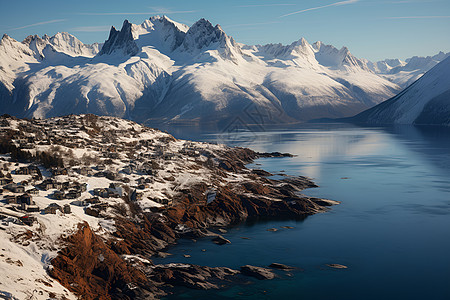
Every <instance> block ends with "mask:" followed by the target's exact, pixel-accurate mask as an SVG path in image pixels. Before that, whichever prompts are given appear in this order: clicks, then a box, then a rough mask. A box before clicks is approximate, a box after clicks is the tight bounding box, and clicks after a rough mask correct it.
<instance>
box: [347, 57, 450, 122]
mask: <svg viewBox="0 0 450 300" xmlns="http://www.w3.org/2000/svg"><path fill="white" fill-rule="evenodd" d="M349 120H350V121H354V122H360V123H369V124H424V125H425V124H426V125H447V126H450V57H447V58H446V59H444V60H443V61H442V62H440V63H438V64H437V65H436V66H434V67H433V68H432V69H431V70H430V71H428V72H427V73H425V75H423V76H422V77H421V78H420V79H418V80H417V81H416V82H414V83H413V84H411V85H410V86H409V87H407V88H406V89H405V90H403V91H402V92H401V93H400V94H398V95H397V96H395V97H393V98H392V99H389V100H387V101H385V102H383V103H381V104H379V105H377V106H375V107H373V108H371V109H369V110H366V111H364V112H362V113H360V114H358V115H357V116H355V117H353V118H349Z"/></svg>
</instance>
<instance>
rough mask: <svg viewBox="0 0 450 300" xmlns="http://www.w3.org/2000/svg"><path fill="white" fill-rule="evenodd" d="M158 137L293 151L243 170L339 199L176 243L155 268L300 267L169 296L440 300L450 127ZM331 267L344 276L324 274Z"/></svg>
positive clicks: (448, 276) (179, 132)
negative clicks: (219, 236) (219, 241)
mask: <svg viewBox="0 0 450 300" xmlns="http://www.w3.org/2000/svg"><path fill="white" fill-rule="evenodd" d="M168 131H169V132H171V133H173V134H174V135H175V136H176V137H179V138H188V139H194V140H200V141H209V142H222V143H226V144H229V145H233V146H245V147H249V148H252V149H253V150H256V151H260V152H272V151H279V152H289V153H292V154H294V155H296V156H295V157H293V158H265V159H259V160H257V161H255V163H253V164H251V165H250V166H249V167H250V168H261V169H265V170H268V171H270V172H273V173H284V174H289V175H305V176H309V177H311V178H313V179H314V181H315V182H316V183H317V184H318V185H320V187H319V188H316V189H309V190H306V191H304V193H305V194H307V195H311V196H318V197H323V198H329V199H333V200H338V201H342V203H341V204H340V205H338V206H335V207H332V209H331V210H330V211H329V212H326V213H322V214H317V215H314V216H310V217H308V218H306V219H305V220H303V221H295V220H277V221H258V222H253V223H245V224H240V225H238V226H236V227H233V228H230V229H229V230H228V233H226V234H224V236H225V237H226V238H227V239H229V240H230V241H231V242H232V243H231V244H228V245H224V246H217V245H215V244H213V243H212V242H211V240H210V239H208V238H205V239H200V240H198V241H196V242H194V241H191V240H181V241H180V242H179V243H178V245H176V246H174V247H172V248H170V249H169V250H168V251H169V252H170V253H172V254H173V255H172V256H169V257H168V258H166V259H157V260H155V263H167V262H169V261H170V262H186V263H193V264H199V265H207V266H226V267H231V268H237V269H238V268H239V267H240V266H242V265H245V264H251V265H256V266H267V265H269V264H270V263H272V262H279V263H283V264H287V265H290V266H294V267H297V268H299V269H298V270H296V271H293V272H289V273H286V272H284V271H281V272H277V274H278V275H279V278H278V279H275V280H271V281H257V280H251V279H249V278H246V277H240V282H238V283H236V282H234V283H232V284H229V285H227V286H226V287H225V288H224V289H221V290H213V291H211V290H210V291H194V290H187V289H186V290H184V289H180V290H177V293H176V295H174V296H172V298H174V299H358V300H359V299H450V130H449V129H445V128H439V127H413V126H405V127H402V126H401V127H395V128H393V127H390V128H389V127H388V128H361V127H355V126H350V125H319V124H316V125H308V126H301V127H300V126H299V127H294V128H277V129H267V128H264V129H263V128H260V130H259V131H258V130H246V131H239V132H236V131H234V132H232V131H224V132H216V133H211V132H200V131H195V130H193V131H189V130H186V129H180V128H177V129H174V128H172V129H170V128H168ZM282 226H292V227H294V228H293V229H285V228H282ZM268 228H277V229H279V230H278V231H276V232H271V231H267V229H268ZM242 237H245V238H248V239H242ZM204 250H205V251H204ZM185 254H189V255H190V256H191V257H190V258H185V257H184V256H183V255H185ZM330 263H337V264H343V265H346V266H348V269H332V268H329V267H327V266H326V264H330ZM168 299H171V297H168Z"/></svg>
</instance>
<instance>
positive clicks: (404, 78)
mask: <svg viewBox="0 0 450 300" xmlns="http://www.w3.org/2000/svg"><path fill="white" fill-rule="evenodd" d="M448 56H450V52H449V53H444V52H439V53H438V54H436V55H434V56H427V57H420V56H414V57H411V58H408V59H406V60H405V61H401V60H399V59H386V60H383V61H379V62H375V63H372V62H367V65H368V67H369V69H371V70H372V71H374V72H375V73H377V74H378V75H380V76H382V77H384V78H386V79H388V80H390V81H392V82H394V83H396V84H398V85H399V86H400V87H402V88H406V87H407V86H409V85H410V84H412V83H413V82H414V81H416V80H417V79H419V78H420V77H421V76H422V75H423V74H425V72H427V71H428V70H430V69H431V68H433V67H434V66H435V65H437V64H438V63H439V62H441V61H443V60H444V59H445V58H447V57H448Z"/></svg>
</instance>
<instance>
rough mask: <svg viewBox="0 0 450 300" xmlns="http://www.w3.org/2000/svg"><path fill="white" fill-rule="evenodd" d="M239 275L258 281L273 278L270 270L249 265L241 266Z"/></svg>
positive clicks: (273, 275)
mask: <svg viewBox="0 0 450 300" xmlns="http://www.w3.org/2000/svg"><path fill="white" fill-rule="evenodd" d="M241 273H242V274H244V275H247V276H252V277H255V278H256V279H259V280H264V279H273V278H275V274H274V273H273V272H272V271H271V270H269V269H266V268H261V267H255V266H250V265H245V266H242V267H241Z"/></svg>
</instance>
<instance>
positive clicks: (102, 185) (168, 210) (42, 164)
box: [0, 115, 338, 300]
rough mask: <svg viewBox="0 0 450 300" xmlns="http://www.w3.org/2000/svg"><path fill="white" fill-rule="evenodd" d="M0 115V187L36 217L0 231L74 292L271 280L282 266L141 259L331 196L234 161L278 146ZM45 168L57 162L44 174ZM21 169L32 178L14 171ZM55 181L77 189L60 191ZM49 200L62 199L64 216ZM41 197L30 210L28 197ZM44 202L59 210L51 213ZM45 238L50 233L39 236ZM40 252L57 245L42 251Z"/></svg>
mask: <svg viewBox="0 0 450 300" xmlns="http://www.w3.org/2000/svg"><path fill="white" fill-rule="evenodd" d="M0 121H1V124H0V125H1V126H2V128H0V137H1V149H0V150H1V155H3V156H2V157H0V158H1V159H2V160H3V161H4V164H3V170H6V171H7V172H8V174H7V175H8V176H9V177H8V178H9V179H8V178H5V180H6V181H9V182H12V181H14V182H13V183H11V184H10V185H8V186H7V187H8V189H11V190H12V188H15V189H19V188H21V189H23V190H25V189H29V190H30V191H33V193H34V194H33V195H35V196H34V198H33V197H32V196H31V195H28V194H24V195H28V196H26V197H28V198H27V199H29V202H30V204H33V205H31V206H30V207H32V208H33V210H32V211H34V212H33V213H29V214H28V215H27V217H26V218H29V219H30V220H36V221H35V222H34V223H33V222H32V221H31V222H30V223H29V224H30V226H31V227H30V229H29V230H28V229H27V230H26V231H25V232H24V230H23V228H21V227H20V226H19V227H18V226H17V225H14V224H13V225H11V223H8V224H10V225H8V226H9V227H8V231H9V232H11V234H12V235H13V237H14V234H15V235H16V236H15V237H14V238H16V239H17V237H18V236H20V238H21V239H22V240H27V241H22V244H21V245H20V247H30V244H31V245H33V247H35V248H36V249H38V250H39V251H40V252H39V253H42V254H40V255H42V256H43V257H44V256H45V257H47V256H51V258H52V259H51V261H50V264H49V265H48V267H47V274H49V275H50V276H51V277H52V278H53V279H56V280H57V281H58V282H59V283H60V284H61V285H62V286H63V287H64V288H66V289H67V290H68V291H70V292H71V293H73V294H74V295H77V296H79V297H82V299H88V300H89V299H152V298H159V297H162V296H164V295H166V294H167V293H170V291H171V287H176V286H183V287H189V288H194V289H212V288H219V287H220V285H221V284H220V282H224V281H230V280H231V281H232V280H233V278H234V277H236V275H237V274H241V275H242V276H243V275H245V276H252V277H254V278H257V279H272V278H274V273H273V272H272V271H271V269H270V268H273V269H280V268H281V269H282V268H283V266H282V265H280V264H274V265H273V266H271V267H270V268H269V269H268V268H262V267H261V266H242V268H241V270H232V269H229V268H211V267H207V266H196V265H190V264H170V263H169V264H165V265H154V264H153V262H152V261H151V259H152V256H155V255H158V256H161V255H164V254H163V253H164V252H165V251H166V250H167V248H168V247H170V246H171V245H174V244H175V243H176V241H177V240H178V239H180V238H191V239H197V238H201V237H207V236H209V237H211V238H214V239H215V242H216V243H217V244H219V245H220V244H225V243H228V242H229V241H227V240H226V239H225V238H223V237H221V236H219V235H218V234H217V233H213V232H212V231H211V229H218V230H219V231H221V230H222V231H223V228H226V227H229V226H233V225H235V224H238V223H240V222H242V221H244V220H252V219H253V220H257V219H259V218H270V219H274V218H284V219H286V218H287V219H302V218H305V217H307V216H309V215H312V214H315V213H319V212H324V211H326V210H327V209H328V207H329V206H331V205H334V204H337V203H338V202H336V201H331V200H326V199H321V198H315V197H308V196H305V195H302V194H301V193H300V192H301V191H302V190H304V189H306V188H313V187H316V185H315V184H314V183H313V182H312V181H311V180H310V179H309V178H306V177H301V176H299V177H292V176H288V175H283V176H280V177H282V178H281V179H273V178H272V174H270V173H269V172H267V171H264V170H260V169H248V168H247V167H246V165H248V164H249V163H251V162H253V161H254V160H255V159H258V158H261V157H273V158H277V157H289V156H291V155H290V154H287V153H278V152H274V153H257V152H255V151H252V150H250V149H246V148H231V147H227V146H224V145H214V144H207V143H193V142H189V141H183V140H177V139H175V138H174V137H172V136H170V135H168V134H166V133H163V132H160V131H157V130H154V129H150V128H147V127H144V126H141V125H139V124H136V123H134V122H130V121H126V120H121V119H117V118H111V117H97V116H93V115H82V116H66V117H61V118H54V119H48V120H20V119H16V118H12V117H9V116H3V117H1V118H0ZM5 155H6V156H5ZM53 165H56V166H57V167H53V168H51V172H49V171H48V170H49V169H50V167H51V166H53ZM14 168H15V169H14ZM30 170H31V171H33V170H36V172H37V173H38V175H39V176H38V175H33V176H31V175H25V174H29V172H31V171H30ZM33 172H34V171H33ZM19 173H20V174H22V173H23V174H24V175H17V174H19ZM49 173H51V175H48V174H49ZM43 174H44V175H43ZM46 174H47V175H46ZM24 179H26V180H24ZM60 180H65V181H66V182H60ZM49 184H50V185H51V186H50V187H49ZM108 185H109V188H106V187H107V186H108ZM64 186H73V187H74V188H77V190H70V191H68V192H67V191H65V189H64ZM47 189H51V190H52V191H53V194H52V192H51V191H50V192H47ZM16 192H17V191H15V190H14V192H11V195H10V194H8V195H6V196H5V197H8V198H5V199H7V203H9V202H8V201H9V200H8V199H13V198H12V197H18V196H17V195H16ZM24 195H22V196H20V197H22V198H23V197H25V196H24ZM92 195H94V196H97V197H94V198H92ZM69 197H70V199H75V201H72V200H69ZM14 199H16V198H14ZM32 199H35V200H36V203H34V200H32ZM61 201H62V202H61ZM31 202H33V203H31ZM58 202H59V203H64V212H63V210H62V207H61V206H60V205H58V204H57V203H58ZM48 203H50V205H49V207H48V208H46V209H45V210H43V211H41V210H40V208H39V205H40V204H45V205H47V204H48ZM36 204H37V205H36ZM61 205H62V204H61ZM52 207H60V209H61V212H60V213H57V209H58V208H56V209H53V210H52V209H51V208H52ZM22 208H25V209H28V206H27V205H22ZM5 209H7V210H8V211H13V213H11V212H6V210H5ZM5 209H2V210H1V211H0V213H1V214H5V212H6V216H11V214H13V215H12V216H18V215H20V214H19V213H18V212H19V211H18V209H21V208H20V207H18V206H17V204H9V205H5ZM30 211H31V210H30ZM52 213H53V214H55V213H56V215H51V214H52ZM57 224H59V225H57ZM55 226H56V227H55ZM58 226H59V227H58ZM50 227H55V228H53V229H49V228H50ZM65 227H66V228H65ZM58 228H60V229H58ZM13 232H18V233H13ZM50 235H51V236H50ZM50 237H52V239H55V238H56V240H54V242H52V243H50V244H49V243H46V242H44V241H47V240H48V241H51V240H52V239H51V238H50ZM38 243H39V245H38ZM34 245H35V246H34ZM11 247H12V246H11ZM14 247H15V246H14ZM49 250H51V251H54V250H57V252H51V253H55V255H53V254H47V252H48V251H49ZM284 267H286V268H289V267H288V266H284ZM241 275H239V276H241ZM18 280H20V278H18ZM38 280H40V281H39V282H41V281H42V280H41V279H40V278H39V279H38ZM65 293H67V292H65ZM43 295H45V294H43ZM48 295H49V296H51V295H53V296H55V295H54V294H51V293H49V294H48ZM52 298H58V299H65V296H64V295H63V296H61V295H60V296H58V297H56V296H55V297H52Z"/></svg>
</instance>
